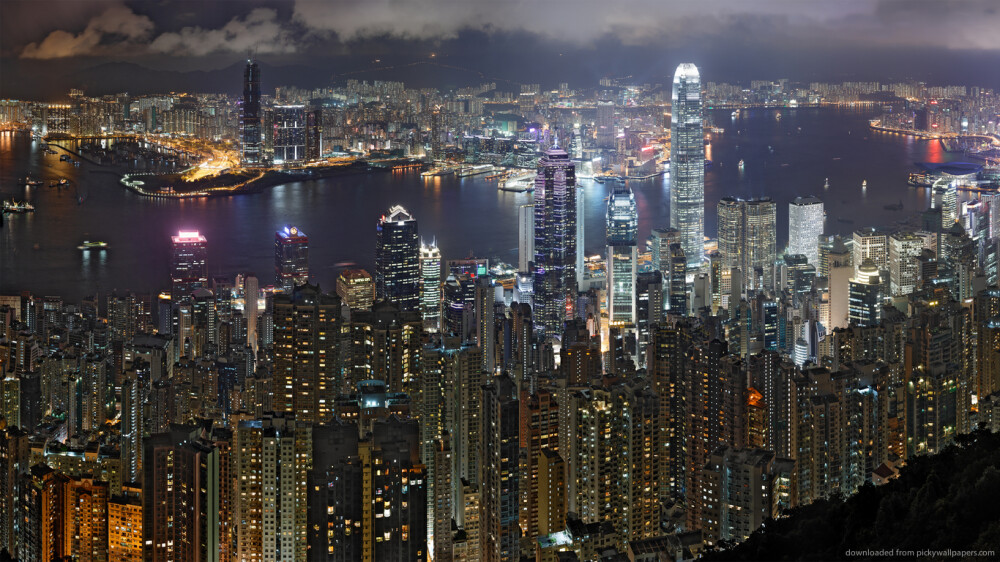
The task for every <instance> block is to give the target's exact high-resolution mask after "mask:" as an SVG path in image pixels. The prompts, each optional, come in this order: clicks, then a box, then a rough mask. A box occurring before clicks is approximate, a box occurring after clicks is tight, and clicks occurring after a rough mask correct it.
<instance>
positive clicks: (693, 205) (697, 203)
mask: <svg viewBox="0 0 1000 562" xmlns="http://www.w3.org/2000/svg"><path fill="white" fill-rule="evenodd" d="M702 136H703V134H702V109H701V77H700V76H699V75H698V67H696V66H695V65H693V64H691V63H684V64H681V65H680V66H678V67H677V71H676V72H674V89H673V97H672V105H671V119H670V227H671V228H676V229H677V230H679V231H680V232H681V247H682V248H683V249H684V255H686V256H687V260H688V266H689V267H697V266H698V265H699V264H701V257H702V254H704V253H705V143H704V140H703V139H702Z"/></svg>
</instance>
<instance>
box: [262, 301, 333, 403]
mask: <svg viewBox="0 0 1000 562" xmlns="http://www.w3.org/2000/svg"><path fill="white" fill-rule="evenodd" d="M340 330H341V316H340V298H339V297H337V296H334V295H328V294H324V293H321V292H320V290H319V288H318V287H316V286H314V285H308V284H306V285H298V286H296V287H295V288H294V289H293V290H292V293H291V294H288V295H277V296H275V298H274V373H273V375H272V376H273V381H274V383H273V388H274V392H273V396H272V400H273V407H274V411H275V412H286V413H291V414H294V415H295V419H296V421H297V422H300V423H323V422H327V421H329V420H330V419H331V417H332V416H333V410H332V408H333V400H334V398H335V397H336V396H337V395H338V394H339V393H340V391H341V390H342V389H341V388H340V385H341V383H342V379H341V375H340V365H341V360H340Z"/></svg>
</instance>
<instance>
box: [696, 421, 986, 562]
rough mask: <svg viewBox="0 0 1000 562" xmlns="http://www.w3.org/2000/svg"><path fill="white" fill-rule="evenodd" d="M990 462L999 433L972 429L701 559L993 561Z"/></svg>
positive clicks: (804, 507) (767, 525)
mask: <svg viewBox="0 0 1000 562" xmlns="http://www.w3.org/2000/svg"><path fill="white" fill-rule="evenodd" d="M998 467H1000V434H996V433H990V432H988V431H986V430H982V429H980V430H977V431H975V432H973V433H971V434H968V435H962V436H959V437H958V438H957V439H956V443H955V444H954V445H952V446H950V447H948V448H947V449H945V450H944V451H942V452H941V453H939V454H936V455H927V456H921V457H916V458H914V459H911V460H910V461H909V463H908V464H907V465H906V466H905V467H904V468H903V469H902V470H901V472H900V475H899V478H897V479H896V480H894V481H892V482H890V483H888V484H886V485H883V486H879V487H876V486H872V485H866V486H865V487H863V488H861V490H859V491H858V493H856V494H854V495H853V496H851V497H849V498H847V499H846V500H841V499H839V498H834V499H829V500H823V501H818V502H815V503H812V504H810V505H807V506H803V507H799V508H796V509H793V510H792V511H791V512H790V513H789V516H788V517H785V518H782V519H778V520H769V521H767V522H766V523H765V524H764V526H763V527H761V529H759V530H757V532H755V533H754V534H753V535H751V536H750V537H749V538H748V539H747V540H746V541H744V542H742V543H740V544H738V545H735V546H732V545H728V546H729V547H728V548H726V546H727V545H723V548H722V549H717V550H715V551H713V552H711V553H708V554H707V555H706V557H705V560H876V559H880V560H884V559H888V558H898V559H914V558H920V559H927V560H945V559H947V560H996V559H997V554H996V553H997V551H998V550H1000V509H998V508H997V506H998V505H1000V468H998ZM949 549H950V550H951V551H953V552H952V553H951V554H950V555H948V554H945V553H944V552H942V551H948V550H949ZM886 551H888V552H886ZM921 551H924V552H922V553H921ZM928 551H931V552H928ZM933 551H936V553H934V552H933ZM954 551H965V552H964V553H957V555H956V553H955V552H954ZM969 551H993V553H992V554H990V555H984V554H983V553H973V552H969ZM849 553H850V555H849Z"/></svg>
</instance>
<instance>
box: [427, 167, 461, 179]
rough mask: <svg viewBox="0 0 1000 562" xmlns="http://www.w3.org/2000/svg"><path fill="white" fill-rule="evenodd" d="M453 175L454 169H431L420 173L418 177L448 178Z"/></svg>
mask: <svg viewBox="0 0 1000 562" xmlns="http://www.w3.org/2000/svg"><path fill="white" fill-rule="evenodd" d="M454 173H455V169H454V168H431V169H430V170H427V171H426V172H421V173H420V176H421V177H424V178H430V177H437V176H450V175H451V174H454Z"/></svg>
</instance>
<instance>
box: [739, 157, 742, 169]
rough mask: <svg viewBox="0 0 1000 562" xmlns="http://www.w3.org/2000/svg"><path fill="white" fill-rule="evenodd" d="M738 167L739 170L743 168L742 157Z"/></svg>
mask: <svg viewBox="0 0 1000 562" xmlns="http://www.w3.org/2000/svg"><path fill="white" fill-rule="evenodd" d="M739 167H740V169H741V170H742V169H743V160H742V159H740V163H739Z"/></svg>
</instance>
